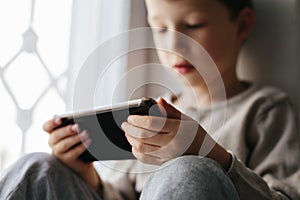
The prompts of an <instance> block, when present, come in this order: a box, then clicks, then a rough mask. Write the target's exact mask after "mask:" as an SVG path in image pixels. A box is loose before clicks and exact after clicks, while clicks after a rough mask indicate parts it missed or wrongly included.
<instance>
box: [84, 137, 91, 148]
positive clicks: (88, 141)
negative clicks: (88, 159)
mask: <svg viewBox="0 0 300 200" xmlns="http://www.w3.org/2000/svg"><path fill="white" fill-rule="evenodd" d="M91 144H92V140H91V139H90V138H89V139H87V140H86V141H84V145H85V146H86V147H88V146H90V145H91Z"/></svg>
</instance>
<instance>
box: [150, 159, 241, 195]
mask: <svg viewBox="0 0 300 200" xmlns="http://www.w3.org/2000/svg"><path fill="white" fill-rule="evenodd" d="M145 189H146V190H148V191H146V192H144V195H147V194H151V193H152V194H162V193H164V194H165V195H167V196H168V195H177V196H181V197H183V196H185V195H187V196H189V197H191V199H193V198H194V197H195V198H196V199H197V197H199V196H201V197H203V198H204V197H215V196H214V194H213V193H214V192H213V191H216V190H218V191H223V194H224V196H230V195H233V196H234V195H235V194H236V191H235V188H234V186H233V184H232V183H231V181H230V179H229V178H228V177H227V175H226V173H225V172H224V170H223V168H222V167H221V166H220V165H219V164H218V163H217V162H216V161H214V160H211V159H209V158H201V157H199V156H182V157H179V158H176V159H174V160H171V161H169V162H167V163H165V164H164V166H163V167H162V168H161V169H160V170H158V171H157V172H155V173H154V174H153V175H152V176H151V177H150V178H149V180H148V182H147V184H146V187H145ZM228 194H229V195H228ZM156 199H159V198H156Z"/></svg>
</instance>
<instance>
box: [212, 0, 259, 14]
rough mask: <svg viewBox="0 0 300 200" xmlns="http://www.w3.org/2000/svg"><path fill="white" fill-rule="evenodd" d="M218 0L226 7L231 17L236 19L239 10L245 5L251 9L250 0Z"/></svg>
mask: <svg viewBox="0 0 300 200" xmlns="http://www.w3.org/2000/svg"><path fill="white" fill-rule="evenodd" d="M218 1H219V2H220V3H223V4H224V5H226V6H227V7H228V9H229V11H230V14H231V17H232V19H236V18H237V17H238V16H239V14H240V12H241V11H242V10H243V9H244V8H245V7H250V8H252V9H253V3H252V0H218Z"/></svg>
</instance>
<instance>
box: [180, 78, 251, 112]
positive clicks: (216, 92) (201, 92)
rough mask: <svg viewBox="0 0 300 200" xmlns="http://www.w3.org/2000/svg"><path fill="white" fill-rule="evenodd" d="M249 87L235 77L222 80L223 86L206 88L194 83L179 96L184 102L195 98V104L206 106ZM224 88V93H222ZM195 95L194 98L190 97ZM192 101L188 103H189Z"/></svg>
mask: <svg viewBox="0 0 300 200" xmlns="http://www.w3.org/2000/svg"><path fill="white" fill-rule="evenodd" d="M248 87H249V84H248V83H245V82H242V81H240V80H238V79H235V80H233V81H230V82H224V88H223V87H215V88H210V89H208V88H207V87H206V85H194V86H192V88H189V89H188V88H187V89H185V90H184V93H183V94H182V96H181V101H183V102H184V104H186V103H188V101H191V99H197V104H198V105H199V106H201V107H208V106H210V105H211V104H213V103H216V102H220V101H223V100H225V99H229V98H231V97H233V96H235V95H237V94H240V93H241V92H243V91H245V90H246V89H247V88H248ZM224 89H225V94H224ZM193 96H195V98H191V97H193ZM191 103H192V102H190V103H189V104H190V105H191ZM194 103H195V102H194Z"/></svg>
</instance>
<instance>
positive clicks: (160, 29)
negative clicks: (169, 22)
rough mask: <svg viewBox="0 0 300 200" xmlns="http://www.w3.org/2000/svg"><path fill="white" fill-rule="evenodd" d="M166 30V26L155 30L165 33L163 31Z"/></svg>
mask: <svg viewBox="0 0 300 200" xmlns="http://www.w3.org/2000/svg"><path fill="white" fill-rule="evenodd" d="M167 30H168V29H167V28H158V29H157V32H158V33H165V32H167Z"/></svg>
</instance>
